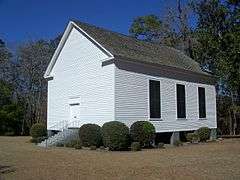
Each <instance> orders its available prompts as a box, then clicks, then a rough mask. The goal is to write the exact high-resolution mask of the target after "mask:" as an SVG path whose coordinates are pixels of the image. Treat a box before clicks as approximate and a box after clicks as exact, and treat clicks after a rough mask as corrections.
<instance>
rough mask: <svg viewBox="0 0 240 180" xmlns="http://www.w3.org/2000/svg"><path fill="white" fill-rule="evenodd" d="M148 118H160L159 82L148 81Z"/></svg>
mask: <svg viewBox="0 0 240 180" xmlns="http://www.w3.org/2000/svg"><path fill="white" fill-rule="evenodd" d="M149 96H150V97H149V99H150V118H161V104H160V102H161V100H160V82H159V81H153V80H150V81H149Z"/></svg>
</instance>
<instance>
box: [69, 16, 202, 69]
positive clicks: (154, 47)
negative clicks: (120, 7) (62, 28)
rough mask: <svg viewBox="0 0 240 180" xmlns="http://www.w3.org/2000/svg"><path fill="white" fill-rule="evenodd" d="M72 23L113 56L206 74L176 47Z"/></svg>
mask: <svg viewBox="0 0 240 180" xmlns="http://www.w3.org/2000/svg"><path fill="white" fill-rule="evenodd" d="M72 22H73V23H75V24H76V25H77V26H78V27H80V28H81V29H83V30H84V31H86V33H88V34H89V35H90V36H91V37H93V38H94V39H95V40H96V41H97V42H98V43H100V44H101V45H102V46H103V47H104V48H106V49H107V50H109V51H110V52H111V53H112V54H113V55H121V56H125V57H126V58H130V57H131V58H133V59H136V60H138V61H141V62H151V63H156V64H163V65H168V66H172V67H177V68H180V69H186V70H190V71H195V72H199V73H203V74H206V73H205V72H204V71H203V70H202V69H201V68H200V65H199V63H198V62H197V61H195V60H194V59H192V58H191V57H189V56H188V55H186V54H185V53H184V52H182V51H180V50H179V49H176V48H174V47H170V46H167V45H164V44H160V43H156V42H149V41H145V40H140V39H136V38H134V37H132V36H129V35H126V34H122V33H118V32H115V31H112V30H109V29H106V28H104V27H99V26H96V25H92V24H89V23H86V22H82V21H79V20H72Z"/></svg>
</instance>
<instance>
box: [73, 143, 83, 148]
mask: <svg viewBox="0 0 240 180" xmlns="http://www.w3.org/2000/svg"><path fill="white" fill-rule="evenodd" d="M74 148H75V149H82V145H81V143H77V144H75V145H74Z"/></svg>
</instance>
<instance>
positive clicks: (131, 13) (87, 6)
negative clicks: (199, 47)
mask: <svg viewBox="0 0 240 180" xmlns="http://www.w3.org/2000/svg"><path fill="white" fill-rule="evenodd" d="M166 2H167V3H166ZM175 2H176V0H171V1H165V0H118V1H116V0H85V1H83V0H0V23H1V24H0V38H1V39H3V40H4V41H5V42H7V43H8V44H10V45H11V44H14V43H21V42H24V41H26V40H29V39H31V40H36V39H40V38H44V39H53V38H54V37H56V36H57V35H58V34H59V33H61V32H63V30H64V28H65V26H66V24H67V22H68V21H69V20H70V19H79V20H80V21H84V22H88V23H90V24H95V25H97V26H101V27H105V28H107V29H111V30H113V31H117V32H121V33H124V34H128V29H129V26H130V24H131V22H132V20H133V19H134V17H136V16H142V15H147V14H156V15H159V16H162V15H163V14H164V13H165V12H166V11H167V8H166V7H168V6H169V5H172V4H174V3H175Z"/></svg>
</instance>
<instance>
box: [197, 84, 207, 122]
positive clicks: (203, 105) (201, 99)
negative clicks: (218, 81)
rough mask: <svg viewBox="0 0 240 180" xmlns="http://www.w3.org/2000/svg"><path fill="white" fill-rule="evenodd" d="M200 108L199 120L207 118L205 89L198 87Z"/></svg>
mask: <svg viewBox="0 0 240 180" xmlns="http://www.w3.org/2000/svg"><path fill="white" fill-rule="evenodd" d="M198 108H199V118H206V97H205V88H203V87H198Z"/></svg>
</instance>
